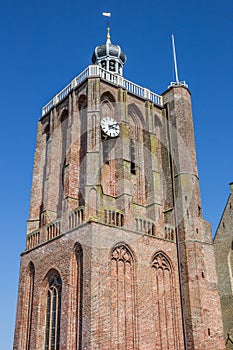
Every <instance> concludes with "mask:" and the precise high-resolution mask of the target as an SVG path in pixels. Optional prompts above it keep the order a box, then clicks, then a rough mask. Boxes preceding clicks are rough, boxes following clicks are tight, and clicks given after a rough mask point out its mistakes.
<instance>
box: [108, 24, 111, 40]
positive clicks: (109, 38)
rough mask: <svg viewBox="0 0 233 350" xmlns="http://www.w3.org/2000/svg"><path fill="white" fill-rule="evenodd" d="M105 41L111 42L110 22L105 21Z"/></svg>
mask: <svg viewBox="0 0 233 350" xmlns="http://www.w3.org/2000/svg"><path fill="white" fill-rule="evenodd" d="M107 42H109V43H111V35H110V22H108V23H107Z"/></svg>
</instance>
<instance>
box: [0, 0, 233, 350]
mask: <svg viewBox="0 0 233 350" xmlns="http://www.w3.org/2000/svg"><path fill="white" fill-rule="evenodd" d="M0 5H1V11H0V43H1V55H0V63H1V64H0V79H1V85H0V101H1V138H0V143H1V157H2V165H1V172H0V176H1V188H2V197H1V202H0V206H1V208H0V213H1V222H2V226H1V245H0V247H1V248H0V249H1V254H0V259H1V262H0V269H1V270H0V271H1V286H0V303H1V307H0V348H1V350H11V349H12V342H13V333H14V322H15V309H16V298H17V285H18V275H19V258H20V253H21V252H22V251H23V250H24V247H25V230H26V221H27V217H28V210H29V196H30V187H31V175H32V167H33V154H34V149H35V139H36V128H37V121H38V119H39V118H40V116H41V107H42V106H43V105H44V104H46V102H47V101H48V100H50V99H51V98H52V97H53V96H54V95H55V94H56V93H57V92H59V91H60V90H61V89H62V88H63V87H64V86H65V85H66V84H67V83H69V82H70V81H71V80H72V79H73V78H74V77H75V76H76V75H78V74H79V73H80V72H81V71H82V70H83V69H84V68H85V67H87V66H88V65H89V64H90V59H91V55H92V52H93V50H94V48H95V46H96V45H98V44H102V43H104V42H105V24H106V20H105V18H104V17H102V16H101V13H102V12H103V11H111V12H112V19H111V23H112V24H111V27H112V42H113V43H116V44H120V45H121V47H122V49H123V50H124V52H125V53H126V55H127V57H128V60H127V63H126V65H125V69H124V76H125V77H126V78H127V79H129V80H131V81H134V82H136V83H138V84H140V85H142V86H145V87H148V88H149V89H151V90H152V91H154V92H156V93H158V94H160V93H162V92H163V91H164V90H165V89H166V88H167V86H168V85H169V83H170V81H173V80H174V73H173V68H172V50H171V34H172V33H174V34H175V40H176V48H177V56H178V65H179V76H180V79H181V80H186V81H187V83H188V84H189V88H190V90H191V93H192V101H193V115H194V124H195V136H196V143H197V155H198V165H199V175H200V183H201V194H202V206H203V212H204V217H205V218H206V219H207V220H208V221H210V222H211V224H212V226H213V232H214V231H215V230H216V226H217V224H218V221H219V219H220V216H221V213H222V211H223V208H224V205H225V202H226V200H227V197H228V193H229V186H228V183H229V182H230V181H233V161H232V154H233V152H232V129H233V112H232V97H233V88H232V84H233V45H232V37H233V1H232V0H221V1H220V0H212V1H210V0H204V1H203V0H190V1H187V0H180V1H174V0H173V1H171V0H167V1H155V0H150V1H149V0H144V1H139V0H134V1H133V0H124V1H123V0H117V1H110V0H108V1H106V0H103V1H78V0H56V1H55V0H46V1H45V0H40V1H29V0H23V1H2V0H0Z"/></svg>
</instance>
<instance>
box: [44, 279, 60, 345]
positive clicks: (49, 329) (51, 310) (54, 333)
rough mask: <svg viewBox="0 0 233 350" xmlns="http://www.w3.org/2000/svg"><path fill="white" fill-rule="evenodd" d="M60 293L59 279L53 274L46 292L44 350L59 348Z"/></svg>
mask: <svg viewBox="0 0 233 350" xmlns="http://www.w3.org/2000/svg"><path fill="white" fill-rule="evenodd" d="M61 291H62V282H61V278H60V276H59V274H58V273H54V274H53V275H52V276H51V277H50V279H49V286H48V292H47V308H46V328H45V347H44V349H45V350H59V348H60V319H61Z"/></svg>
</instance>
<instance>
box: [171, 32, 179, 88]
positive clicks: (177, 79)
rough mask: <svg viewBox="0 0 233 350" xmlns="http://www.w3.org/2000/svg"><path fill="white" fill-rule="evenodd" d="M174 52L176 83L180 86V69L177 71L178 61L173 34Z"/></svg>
mask: <svg viewBox="0 0 233 350" xmlns="http://www.w3.org/2000/svg"><path fill="white" fill-rule="evenodd" d="M172 50H173V58H174V67H175V75H176V83H177V84H179V78H178V69H177V61H176V47H175V39H174V34H172Z"/></svg>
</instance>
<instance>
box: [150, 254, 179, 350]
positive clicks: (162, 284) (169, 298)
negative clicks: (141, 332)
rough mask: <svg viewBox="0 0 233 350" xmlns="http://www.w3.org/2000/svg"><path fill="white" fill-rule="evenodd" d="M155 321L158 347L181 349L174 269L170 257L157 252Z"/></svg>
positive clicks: (154, 266) (153, 271)
mask: <svg viewBox="0 0 233 350" xmlns="http://www.w3.org/2000/svg"><path fill="white" fill-rule="evenodd" d="M151 278H152V280H151V286H152V305H153V323H154V331H155V334H157V335H159V336H157V337H156V338H155V344H156V349H168V348H169V349H171V350H176V349H180V337H179V331H178V324H179V321H180V317H179V316H180V315H179V316H178V312H177V295H176V289H175V283H174V282H175V281H174V271H173V267H172V264H171V262H170V259H169V258H168V257H167V256H166V255H165V254H164V253H163V252H158V253H156V254H155V256H154V258H153V260H152V264H151Z"/></svg>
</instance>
